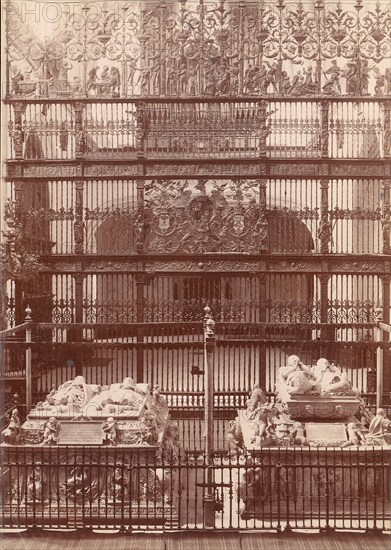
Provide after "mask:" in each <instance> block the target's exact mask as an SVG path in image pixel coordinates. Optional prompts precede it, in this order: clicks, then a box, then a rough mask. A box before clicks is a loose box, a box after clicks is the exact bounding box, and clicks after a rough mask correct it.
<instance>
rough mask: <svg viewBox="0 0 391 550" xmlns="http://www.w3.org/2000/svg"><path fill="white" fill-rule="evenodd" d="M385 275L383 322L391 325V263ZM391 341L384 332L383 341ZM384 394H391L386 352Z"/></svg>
mask: <svg viewBox="0 0 391 550" xmlns="http://www.w3.org/2000/svg"><path fill="white" fill-rule="evenodd" d="M384 273H385V275H383V276H382V277H380V280H381V284H382V295H383V304H382V309H383V317H382V320H383V322H384V323H387V324H390V281H391V276H390V273H391V265H390V263H389V262H386V266H385V270H384ZM389 339H390V334H389V333H388V332H385V331H383V341H386V342H388V341H389ZM382 385H383V392H384V393H389V392H390V391H391V373H390V354H389V353H387V352H385V353H383V384H382Z"/></svg>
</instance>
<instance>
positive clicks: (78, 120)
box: [74, 102, 86, 158]
mask: <svg viewBox="0 0 391 550" xmlns="http://www.w3.org/2000/svg"><path fill="white" fill-rule="evenodd" d="M74 109H75V140H76V144H75V158H82V157H83V156H84V153H85V150H86V136H85V134H84V127H83V110H84V105H83V103H79V102H77V103H75V105H74Z"/></svg>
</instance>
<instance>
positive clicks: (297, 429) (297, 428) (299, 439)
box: [290, 422, 309, 445]
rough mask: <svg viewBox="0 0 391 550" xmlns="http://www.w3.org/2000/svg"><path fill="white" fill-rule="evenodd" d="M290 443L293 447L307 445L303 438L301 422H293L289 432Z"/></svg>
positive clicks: (304, 437)
mask: <svg viewBox="0 0 391 550" xmlns="http://www.w3.org/2000/svg"><path fill="white" fill-rule="evenodd" d="M290 435H291V442H292V443H293V444H294V445H309V443H308V441H307V438H306V436H305V430H304V426H303V424H302V423H301V422H295V423H294V424H293V427H292V430H291V432H290Z"/></svg>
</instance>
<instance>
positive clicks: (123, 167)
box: [84, 164, 143, 177]
mask: <svg viewBox="0 0 391 550" xmlns="http://www.w3.org/2000/svg"><path fill="white" fill-rule="evenodd" d="M142 171H143V170H142V166H141V165H139V164H90V165H87V166H85V167H84V175H85V176H87V177H90V176H96V177H115V176H138V175H140V174H142Z"/></svg>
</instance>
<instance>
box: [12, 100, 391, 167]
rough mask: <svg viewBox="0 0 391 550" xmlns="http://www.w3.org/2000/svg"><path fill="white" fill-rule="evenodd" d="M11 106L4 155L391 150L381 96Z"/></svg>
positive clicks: (368, 153)
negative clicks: (7, 144) (6, 151)
mask: <svg viewBox="0 0 391 550" xmlns="http://www.w3.org/2000/svg"><path fill="white" fill-rule="evenodd" d="M11 105H12V108H11V107H10V118H9V124H8V130H9V138H10V145H11V149H10V154H9V155H8V156H9V158H11V159H24V160H39V159H56V160H75V159H79V158H85V159H95V160H99V159H103V160H106V159H107V158H108V156H109V157H110V159H112V160H114V159H130V160H133V161H136V160H137V159H140V158H141V157H142V158H145V159H150V160H153V159H170V158H171V159H175V158H188V159H201V158H202V159H211V160H212V159H216V160H218V159H226V160H229V159H231V158H235V159H239V158H242V159H246V158H248V159H256V158H258V159H259V158H271V159H273V158H276V159H278V158H283V159H284V158H286V159H295V158H307V159H320V158H326V157H327V158H333V159H343V158H345V159H360V158H361V159H363V158H370V159H375V158H382V157H385V158H389V155H390V147H391V142H390V132H389V126H390V105H391V99H390V98H389V97H388V98H387V99H382V100H381V101H380V100H379V99H376V98H368V97H362V98H360V99H358V98H354V99H353V98H350V97H343V98H342V97H341V98H338V99H336V98H334V97H330V98H324V97H322V96H318V97H316V98H314V97H309V98H308V97H303V98H300V99H299V100H298V99H297V98H295V99H294V100H288V99H286V98H284V97H261V96H259V97H258V98H251V99H250V98H247V97H245V96H243V97H241V98H238V99H226V98H220V99H219V100H216V99H213V98H189V99H188V100H186V101H184V100H179V99H178V100H174V99H172V100H168V99H159V100H155V99H152V98H145V99H133V100H132V101H128V100H114V101H113V100H110V99H104V100H100V101H96V100H93V99H90V100H81V99H80V100H78V101H77V103H76V104H75V103H74V102H71V101H66V100H62V101H56V100H50V101H46V102H45V103H42V102H40V101H39V100H26V101H25V102H24V103H23V104H22V103H21V102H20V101H18V102H14V101H13V100H12V102H11ZM22 106H23V108H22ZM59 175H60V174H59ZM96 175H98V174H96Z"/></svg>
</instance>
